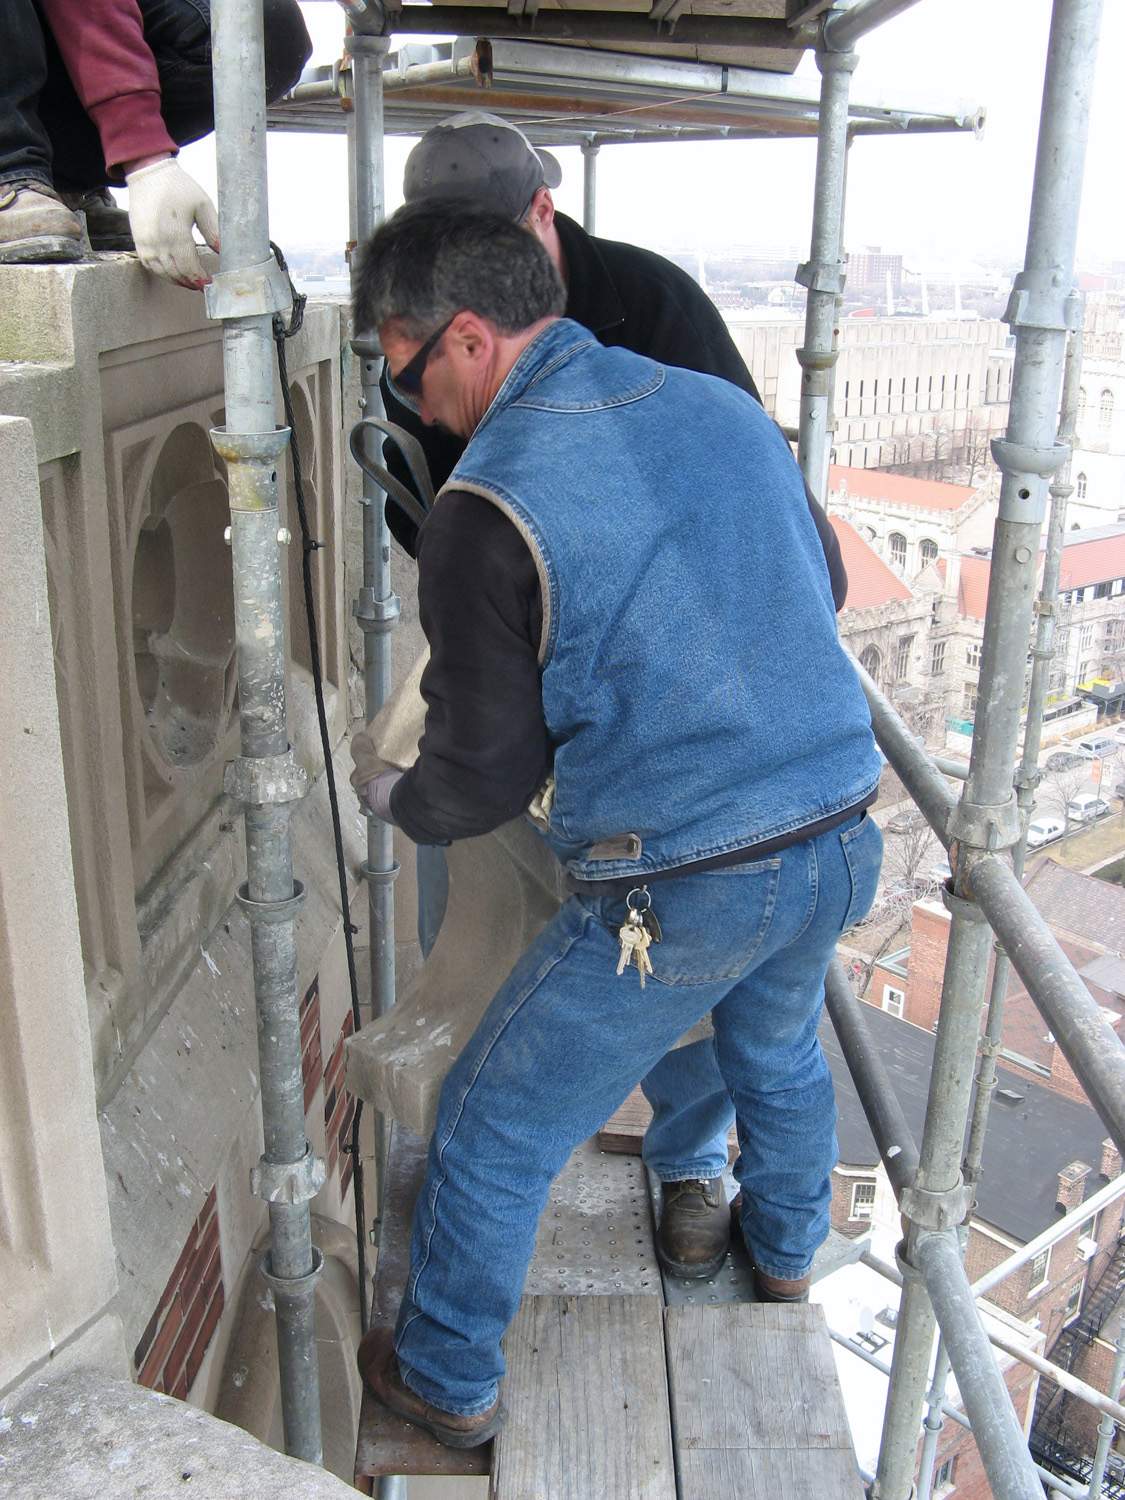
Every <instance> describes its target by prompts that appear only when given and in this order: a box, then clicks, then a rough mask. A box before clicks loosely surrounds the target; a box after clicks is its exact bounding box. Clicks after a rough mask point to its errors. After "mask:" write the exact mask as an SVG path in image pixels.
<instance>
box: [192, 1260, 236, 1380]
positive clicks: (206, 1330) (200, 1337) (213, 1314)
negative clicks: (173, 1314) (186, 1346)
mask: <svg viewBox="0 0 1125 1500" xmlns="http://www.w3.org/2000/svg"><path fill="white" fill-rule="evenodd" d="M225 1301H226V1298H225V1295H224V1293H223V1284H222V1282H221V1281H220V1283H219V1285H218V1287H217V1288H216V1289H215V1295H214V1297H212V1299H211V1303H210V1306H209V1307H208V1308H207V1316H206V1317H205V1318H204V1320H203V1326H202V1327H201V1328H200V1330H199V1332H198V1333H197V1334H196V1337H195V1343H194V1344H193V1345H192V1346H191V1353H190V1354H189V1355H188V1357H187V1364H186V1365H185V1366H184V1371H185V1373H186V1375H187V1384H188V1390H189V1391H190V1390H191V1388H192V1386H193V1385H194V1384H195V1377H196V1376H197V1375H198V1374H199V1367H200V1365H201V1364H202V1363H203V1356H204V1355H205V1354H206V1353H207V1349H208V1346H209V1345H210V1343H211V1340H212V1338H213V1337H214V1336H215V1329H216V1328H217V1327H218V1326H219V1319H220V1318H221V1317H222V1315H223V1307H224V1305H225Z"/></svg>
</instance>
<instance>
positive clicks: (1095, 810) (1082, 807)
mask: <svg viewBox="0 0 1125 1500" xmlns="http://www.w3.org/2000/svg"><path fill="white" fill-rule="evenodd" d="M1107 812H1109V803H1108V802H1107V801H1106V800H1105V798H1104V797H1095V796H1094V794H1093V792H1079V794H1078V796H1077V797H1072V798H1071V799H1070V801H1069V802H1068V803H1067V804H1066V815H1067V817H1068V818H1071V819H1073V821H1074V822H1075V823H1092V822H1093V821H1094V819H1095V818H1104V817H1105V815H1106V813H1107Z"/></svg>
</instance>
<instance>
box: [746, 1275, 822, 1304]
mask: <svg viewBox="0 0 1125 1500" xmlns="http://www.w3.org/2000/svg"><path fill="white" fill-rule="evenodd" d="M811 1285H812V1277H811V1276H799V1277H797V1279H796V1280H795V1281H784V1280H783V1279H782V1278H781V1277H780V1276H767V1275H766V1273H765V1272H764V1271H759V1270H758V1268H757V1266H755V1267H754V1295H755V1297H757V1299H758V1301H759V1302H807V1301H808V1300H809V1287H810V1286H811Z"/></svg>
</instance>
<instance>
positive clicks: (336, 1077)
mask: <svg viewBox="0 0 1125 1500" xmlns="http://www.w3.org/2000/svg"><path fill="white" fill-rule="evenodd" d="M352 1030H353V1023H352V1013H351V1011H350V1010H349V1011H348V1012H347V1013H346V1015H345V1016H344V1020H343V1024H342V1025H341V1027H340V1035H339V1036H338V1037H337V1039H336V1045H335V1047H333V1049H332V1056H331V1057H330V1058H329V1059H328V1062H327V1064H326V1065H325V1068H324V1141H325V1150H326V1152H327V1156H328V1175H329V1177H331V1175H332V1173H333V1172H334V1171H335V1170H336V1167H337V1165H339V1168H340V1198H341V1200H342V1199H343V1198H344V1195H345V1194H346V1193H347V1191H348V1188H349V1187H350V1185H351V1180H352V1166H353V1162H352V1153H351V1138H352V1119H353V1118H354V1116H355V1099H354V1097H353V1096H352V1095H351V1094H349V1093H348V1091H347V1089H346V1088H345V1087H344V1043H345V1042H346V1041H347V1039H348V1037H350V1036H351V1034H352Z"/></svg>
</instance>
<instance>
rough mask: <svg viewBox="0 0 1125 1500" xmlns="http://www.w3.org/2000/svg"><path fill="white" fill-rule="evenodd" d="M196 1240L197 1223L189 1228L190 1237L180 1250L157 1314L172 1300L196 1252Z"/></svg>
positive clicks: (161, 1295)
mask: <svg viewBox="0 0 1125 1500" xmlns="http://www.w3.org/2000/svg"><path fill="white" fill-rule="evenodd" d="M196 1240H197V1235H196V1232H195V1225H194V1224H193V1225H192V1226H191V1228H190V1229H189V1230H188V1237H187V1239H186V1240H185V1241H184V1248H183V1249H182V1250H181V1251H180V1258H179V1260H177V1262H176V1264H175V1266H174V1267H173V1270H172V1274H171V1276H169V1278H168V1282H167V1285H166V1286H165V1288H164V1290H163V1292H161V1294H160V1301H159V1302H158V1303H157V1304H156V1315H157V1316H159V1315H160V1312H161V1311H162V1309H164V1308H165V1307H167V1306H168V1304H169V1303H170V1302H171V1300H172V1297H173V1294H174V1293H175V1292H176V1291H177V1289H178V1288H179V1285H180V1281H181V1279H182V1278H183V1274H184V1271H185V1269H186V1268H187V1265H188V1263H189V1262H190V1260H191V1258H192V1256H193V1255H194V1254H195V1246H196Z"/></svg>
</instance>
